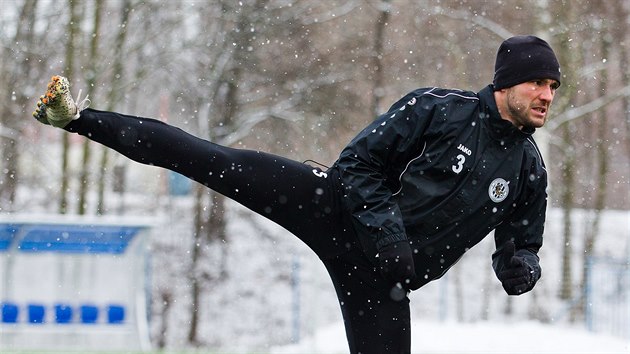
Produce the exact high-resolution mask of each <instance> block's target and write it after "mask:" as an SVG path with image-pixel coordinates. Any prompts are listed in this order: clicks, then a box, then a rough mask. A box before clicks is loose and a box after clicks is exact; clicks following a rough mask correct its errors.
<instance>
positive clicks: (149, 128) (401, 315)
mask: <svg viewBox="0 0 630 354" xmlns="http://www.w3.org/2000/svg"><path fill="white" fill-rule="evenodd" d="M560 76H561V75H560V67H559V64H558V61H557V59H556V56H555V54H554V52H553V50H552V49H551V48H550V46H549V45H548V44H547V43H546V42H545V41H543V40H542V39H539V38H537V37H534V36H518V37H513V38H510V39H508V40H506V41H504V42H503V43H502V44H501V46H500V48H499V51H498V53H497V58H496V64H495V74H494V81H493V84H492V85H488V86H487V87H486V88H484V89H483V90H481V91H480V92H479V93H474V92H466V91H459V90H447V89H440V88H423V89H418V90H415V91H413V92H411V93H409V94H407V95H406V96H405V97H403V98H402V99H401V100H399V101H398V102H396V103H395V104H394V105H393V106H392V107H391V108H390V109H389V111H388V112H387V113H385V114H384V115H382V116H380V117H379V118H378V119H377V120H376V121H374V122H373V123H372V124H370V125H369V126H368V127H367V128H366V129H364V130H363V131H362V132H361V133H359V135H358V136H357V137H356V138H354V139H353V140H352V141H351V142H350V143H349V144H348V146H347V147H346V148H345V149H344V150H343V151H342V152H341V154H340V157H339V159H338V160H337V161H336V162H335V164H334V165H333V166H332V167H331V168H330V169H328V170H326V171H322V170H320V169H317V168H312V167H310V166H308V165H305V164H303V163H299V162H295V161H292V160H288V159H285V158H282V157H279V156H274V155H270V154H266V153H263V152H259V151H248V150H239V149H232V148H228V147H223V146H220V145H216V144H213V143H211V142H208V141H205V140H202V139H199V138H196V137H194V136H192V135H189V134H187V133H185V132H183V131H182V130H180V129H178V128H175V127H171V126H169V125H166V124H165V123H162V122H160V121H156V120H153V119H147V118H139V117H132V116H128V115H122V114H118V113H113V112H104V111H96V110H93V109H83V108H84V107H83V103H85V100H84V101H83V102H81V103H80V104H79V105H77V104H76V103H75V102H74V101H73V100H72V98H71V96H70V93H69V86H68V82H67V80H66V79H65V78H61V77H58V76H56V77H53V80H52V82H51V83H50V84H49V86H48V90H47V93H46V95H45V96H42V98H41V99H40V102H38V108H37V110H36V111H35V113H34V116H35V118H36V119H37V120H39V121H40V122H42V123H45V124H51V125H53V126H56V127H61V128H64V129H65V130H67V131H69V132H75V133H79V134H81V135H84V136H87V137H88V138H90V139H92V140H94V141H97V142H100V143H102V144H104V145H106V146H108V147H111V148H112V149H115V150H117V151H119V152H120V153H122V154H124V155H126V156H128V157H129V158H131V159H133V160H135V161H138V162H140V163H144V164H152V165H156V166H161V167H164V168H168V169H171V170H173V171H176V172H179V173H181V174H183V175H186V176H188V177H189V178H191V179H193V180H195V181H197V182H199V183H203V184H204V185H206V186H208V187H209V188H211V189H213V190H215V191H217V192H219V193H222V194H224V195H225V196H227V197H229V198H232V199H234V200H236V201H238V202H239V203H241V204H243V205H244V206H246V207H248V208H250V209H251V210H253V211H255V212H257V213H260V214H261V215H264V216H266V217H267V218H269V219H270V220H273V221H274V222H277V223H278V224H280V225H282V226H283V227H285V228H286V229H287V230H289V231H290V232H292V233H293V234H295V235H296V236H297V237H299V238H300V239H301V240H303V241H304V242H305V243H306V244H307V245H308V246H309V247H311V248H312V249H313V251H315V253H316V254H317V255H318V256H319V257H320V259H321V260H322V262H323V263H324V265H325V266H326V268H327V270H328V272H329V274H330V276H331V279H332V281H333V284H334V286H335V289H336V291H337V296H338V298H339V302H340V305H341V309H342V314H343V318H344V323H345V326H346V335H347V338H348V344H349V347H350V351H351V352H352V353H409V352H410V351H411V343H410V342H411V341H410V332H409V331H410V315H409V299H408V297H407V296H406V295H407V292H408V291H410V290H415V289H418V288H419V287H421V286H423V285H424V284H426V283H428V282H429V281H431V280H435V279H438V278H440V277H441V276H442V275H443V274H444V273H445V272H446V271H447V270H448V269H449V268H450V267H451V266H452V265H453V264H455V262H457V260H458V259H459V258H460V257H461V256H462V255H463V254H464V253H465V252H466V251H467V250H468V249H470V248H471V247H473V246H474V245H475V244H477V243H478V242H479V241H481V240H482V239H483V238H484V237H485V236H486V235H487V234H489V233H490V232H491V231H493V230H494V231H495V233H494V237H495V242H496V245H497V250H496V252H495V253H494V254H493V256H492V258H493V267H494V270H495V272H496V274H497V277H498V278H499V280H500V281H501V282H502V285H503V287H504V289H505V291H506V292H507V293H508V294H510V295H518V294H522V293H525V292H527V291H529V290H531V289H532V288H533V287H534V284H535V283H536V281H537V280H538V279H539V278H540V276H541V269H540V266H539V260H538V256H537V252H538V250H539V249H540V247H541V246H542V233H543V224H544V219H545V209H546V191H545V189H546V186H547V174H546V171H545V166H544V164H543V161H542V158H541V155H540V153H539V151H538V149H537V147H536V144H535V143H534V140H533V139H532V134H533V133H534V130H535V129H536V128H538V127H541V126H542V125H543V124H544V123H545V119H546V117H547V114H548V112H549V107H550V105H551V103H552V101H553V98H554V95H555V92H556V89H557V88H558V87H559V85H560Z"/></svg>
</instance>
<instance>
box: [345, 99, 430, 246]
mask: <svg viewBox="0 0 630 354" xmlns="http://www.w3.org/2000/svg"><path fill="white" fill-rule="evenodd" d="M421 94H422V92H417V91H416V92H414V93H410V94H408V95H407V96H405V97H403V98H402V99H401V100H400V101H398V102H397V103H395V104H394V105H393V106H392V107H391V108H390V110H389V111H388V112H387V113H385V114H383V115H381V116H380V117H379V118H378V119H376V120H375V121H374V122H372V123H371V124H370V125H369V126H367V127H366V128H365V129H364V130H363V131H361V132H360V133H359V134H358V135H357V136H356V137H355V138H354V139H353V140H352V142H350V144H349V145H348V146H347V147H346V148H345V149H344V150H343V151H342V152H341V155H340V157H339V160H338V161H337V165H338V167H339V170H340V173H341V179H342V183H343V185H344V188H345V198H346V200H345V201H344V202H345V203H344V205H345V207H346V209H348V211H349V213H350V215H351V219H352V224H353V226H354V229H355V232H356V233H357V234H358V238H359V241H360V242H361V244H362V245H363V248H364V250H365V251H366V253H367V254H368V255H372V256H374V255H375V254H374V253H375V252H376V251H377V250H378V249H380V248H382V247H383V246H385V245H387V244H390V243H394V242H397V241H402V240H406V239H407V236H406V234H405V228H404V225H403V220H402V216H401V212H400V209H399V207H398V205H397V203H396V201H395V200H393V194H394V193H395V192H396V191H393V190H392V189H395V188H396V187H393V186H395V185H397V184H398V177H399V176H400V173H401V172H402V171H403V170H404V168H405V167H406V165H407V164H408V163H409V161H410V160H411V159H413V158H414V157H417V156H418V154H419V153H420V150H421V147H422V145H421V144H422V140H423V139H422V136H423V133H424V130H425V129H426V126H427V124H428V121H429V120H430V116H431V111H432V110H433V108H432V106H431V105H430V103H429V102H422V101H421V100H420V99H418V98H417V97H418V96H419V95H421ZM394 179H395V180H396V181H393V180H394Z"/></svg>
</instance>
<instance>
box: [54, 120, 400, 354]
mask: <svg viewBox="0 0 630 354" xmlns="http://www.w3.org/2000/svg"><path fill="white" fill-rule="evenodd" d="M66 130H68V131H70V132H76V133H79V134H81V135H84V136H86V137H88V138H89V139H91V140H94V141H96V142H99V143H101V144H103V145H105V146H107V147H110V148H112V149H114V150H116V151H118V152H120V153H122V154H123V155H125V156H127V157H129V158H130V159H132V160H134V161H137V162H140V163H143V164H149V165H155V166H160V167H164V168H167V169H169V170H172V171H175V172H178V173H180V174H182V175H184V176H187V177H189V178H191V179H193V180H195V181H197V182H199V183H202V184H204V185H205V186H207V187H209V188H210V189H212V190H214V191H216V192H218V193H221V194H223V195H225V196H226V197H229V198H231V199H233V200H235V201H237V202H239V203H240V204H242V205H244V206H246V207H247V208H249V209H251V210H253V211H254V212H256V213H259V214H261V215H263V216H265V217H267V218H268V219H270V220H272V221H274V222H276V223H278V224H279V225H281V226H283V227H284V228H286V229H287V230H289V231H290V232H291V233H293V234H294V235H296V236H297V237H298V238H300V239H301V240H302V241H304V242H305V243H306V244H307V245H308V246H309V247H310V248H311V249H313V251H315V253H316V254H317V255H318V256H319V257H320V259H322V261H323V262H324V265H325V266H326V269H327V270H328V272H329V274H330V277H331V279H332V281H333V283H334V286H335V289H336V292H337V297H338V298H339V303H340V305H341V310H342V314H343V318H344V324H345V327H346V335H347V338H348V343H349V346H350V351H351V353H363V354H367V353H375V354H376V353H409V352H410V345H411V344H410V342H411V340H410V315H409V300H408V299H407V297H405V298H403V299H402V300H401V301H395V300H393V299H392V298H391V296H390V290H391V288H392V284H389V283H388V282H386V281H385V280H384V279H383V277H382V276H381V275H380V273H379V271H378V269H377V268H376V267H375V266H374V264H372V263H371V262H370V261H369V260H368V259H367V257H366V256H365V255H364V254H363V252H362V251H361V249H360V247H359V246H358V244H357V243H356V241H355V236H354V234H353V232H352V231H351V227H350V226H349V224H348V222H347V221H346V218H344V217H343V211H342V206H341V200H342V198H343V192H342V188H341V182H340V181H339V177H338V173H337V171H336V169H334V168H333V169H330V170H328V171H321V170H319V169H316V168H313V167H311V166H309V165H307V164H303V163H300V162H296V161H293V160H289V159H286V158H283V157H279V156H275V155H271V154H267V153H264V152H259V151H251V150H242V149H232V148H228V147H224V146H221V145H217V144H214V143H211V142H209V141H206V140H203V139H199V138H197V137H194V136H192V135H190V134H188V133H186V132H184V131H183V130H181V129H179V128H176V127H173V126H169V125H167V124H165V123H162V122H160V121H157V120H154V119H148V118H140V117H133V116H128V115H122V114H118V113H113V112H105V111H97V110H93V109H86V110H84V111H82V112H81V118H80V119H78V120H75V121H72V122H71V123H70V124H69V125H68V126H67V127H66Z"/></svg>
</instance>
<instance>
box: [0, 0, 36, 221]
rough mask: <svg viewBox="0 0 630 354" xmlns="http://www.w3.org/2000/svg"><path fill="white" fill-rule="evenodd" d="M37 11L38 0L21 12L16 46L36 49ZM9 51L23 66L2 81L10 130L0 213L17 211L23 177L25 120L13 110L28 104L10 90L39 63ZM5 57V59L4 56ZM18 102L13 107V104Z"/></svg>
mask: <svg viewBox="0 0 630 354" xmlns="http://www.w3.org/2000/svg"><path fill="white" fill-rule="evenodd" d="M36 8H37V0H27V1H25V2H24V6H23V7H22V8H21V9H20V12H19V19H18V20H17V23H16V31H15V37H14V38H13V43H22V44H23V45H22V46H23V47H31V46H32V43H33V42H34V31H33V26H34V25H33V21H34V20H35V18H36V16H35V9H36ZM6 52H7V55H8V53H11V54H12V55H15V58H13V59H12V60H9V59H8V58H7V62H9V63H13V62H14V60H15V61H18V62H19V64H18V66H17V67H13V68H10V69H4V68H3V69H4V70H3V72H4V73H9V74H8V75H6V76H5V75H3V76H4V77H3V78H0V82H1V83H2V86H3V88H5V90H4V92H6V96H5V97H3V102H0V114H1V115H0V131H4V130H5V129H3V128H7V129H6V134H1V135H0V149H1V151H2V160H1V164H0V166H3V167H2V168H0V170H1V171H2V172H0V211H2V212H7V211H12V210H13V203H14V202H15V198H16V194H17V186H18V177H19V174H20V173H19V164H18V157H19V152H20V149H19V141H20V134H19V131H20V129H19V126H20V122H21V121H22V119H23V117H22V116H21V114H22V112H13V111H12V110H11V107H12V106H14V107H15V106H17V107H21V106H24V105H26V104H27V103H26V100H25V97H24V96H23V95H22V94H21V93H18V92H15V91H14V90H10V89H6V88H8V87H11V86H12V85H13V83H15V82H19V79H20V78H21V77H29V76H30V71H31V68H32V65H33V64H35V63H33V61H32V60H28V58H26V57H25V56H26V55H28V53H24V52H22V51H20V50H19V49H16V50H15V51H9V50H7V51H6ZM2 55H3V56H4V53H3V54H2ZM4 100H6V101H4ZM14 100H15V101H17V102H13V103H12V104H9V102H12V101H14ZM4 102H6V103H4ZM15 103H17V104H15Z"/></svg>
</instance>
